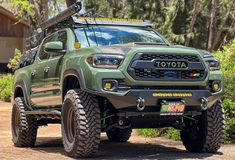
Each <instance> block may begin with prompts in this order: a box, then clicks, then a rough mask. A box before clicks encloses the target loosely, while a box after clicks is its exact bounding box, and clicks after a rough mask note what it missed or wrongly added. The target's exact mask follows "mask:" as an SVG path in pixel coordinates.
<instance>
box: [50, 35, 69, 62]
mask: <svg viewBox="0 0 235 160" xmlns="http://www.w3.org/2000/svg"><path fill="white" fill-rule="evenodd" d="M53 41H60V42H62V43H63V50H67V33H66V32H65V31H62V32H57V33H56V34H54V37H53ZM58 56H61V55H51V56H50V57H49V58H54V57H58Z"/></svg>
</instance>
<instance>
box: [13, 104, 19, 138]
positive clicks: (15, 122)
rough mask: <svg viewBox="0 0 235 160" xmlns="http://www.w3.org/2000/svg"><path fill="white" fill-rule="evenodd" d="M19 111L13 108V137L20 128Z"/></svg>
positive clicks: (17, 133)
mask: <svg viewBox="0 0 235 160" xmlns="http://www.w3.org/2000/svg"><path fill="white" fill-rule="evenodd" d="M19 114H20V112H19V111H18V110H17V109H15V116H14V117H13V133H14V135H15V137H18V136H19V130H20V129H19V128H20V115H19Z"/></svg>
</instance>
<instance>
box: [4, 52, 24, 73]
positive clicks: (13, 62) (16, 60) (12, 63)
mask: <svg viewBox="0 0 235 160" xmlns="http://www.w3.org/2000/svg"><path fill="white" fill-rule="evenodd" d="M21 57H22V53H21V51H20V50H19V49H15V55H14V57H13V58H12V59H10V60H9V63H8V64H7V67H8V68H9V69H11V70H12V71H15V70H16V69H18V68H19V65H20V58H21Z"/></svg>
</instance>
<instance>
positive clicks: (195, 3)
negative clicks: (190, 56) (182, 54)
mask: <svg viewBox="0 0 235 160" xmlns="http://www.w3.org/2000/svg"><path fill="white" fill-rule="evenodd" d="M198 4H199V0H195V2H194V6H193V10H192V20H191V23H190V25H189V30H188V33H192V32H193V29H194V25H195V22H196V20H197V16H198V13H199V8H198V6H199V5H198ZM189 42H190V38H187V40H186V42H185V45H186V46H189Z"/></svg>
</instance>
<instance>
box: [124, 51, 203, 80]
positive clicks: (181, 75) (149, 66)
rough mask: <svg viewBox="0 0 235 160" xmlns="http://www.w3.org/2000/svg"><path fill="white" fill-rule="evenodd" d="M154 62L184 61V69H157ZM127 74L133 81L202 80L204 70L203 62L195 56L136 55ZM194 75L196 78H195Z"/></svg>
mask: <svg viewBox="0 0 235 160" xmlns="http://www.w3.org/2000/svg"><path fill="white" fill-rule="evenodd" d="M156 61H168V62H170V61H177V62H178V61H181V62H182V61H184V62H185V63H187V64H188V66H187V67H186V68H173V67H171V68H157V67H156V65H155V64H156ZM128 73H129V74H130V75H131V76H132V77H133V78H134V79H135V80H143V81H155V80H179V81H180V80H204V79H205V77H206V70H205V65H204V63H203V61H202V60H201V59H200V58H199V56H198V55H195V54H162V53H161V54H160V53H137V54H136V56H135V57H134V59H133V60H132V62H131V64H130V66H129V68H128ZM195 74H196V76H195Z"/></svg>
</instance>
